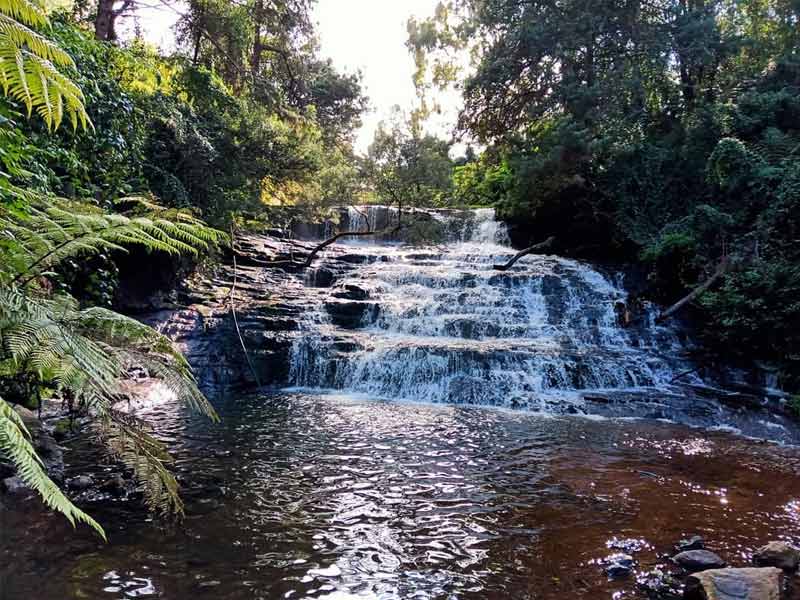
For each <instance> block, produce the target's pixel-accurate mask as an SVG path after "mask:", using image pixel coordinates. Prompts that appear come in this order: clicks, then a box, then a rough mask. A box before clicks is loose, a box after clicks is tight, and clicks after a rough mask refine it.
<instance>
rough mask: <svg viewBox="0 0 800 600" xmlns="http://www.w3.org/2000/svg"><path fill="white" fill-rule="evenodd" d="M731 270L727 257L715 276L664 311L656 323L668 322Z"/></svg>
mask: <svg viewBox="0 0 800 600" xmlns="http://www.w3.org/2000/svg"><path fill="white" fill-rule="evenodd" d="M730 268H731V261H730V260H729V258H728V257H727V256H725V257H723V259H722V260H721V261H720V263H719V265H718V266H717V268H716V270H715V271H714V274H713V275H711V277H709V278H708V279H706V280H705V281H704V282H703V283H701V284H700V285H699V286H697V287H696V288H695V289H694V290H692V292H691V293H689V294H688V295H686V296H684V297H683V298H681V299H680V300H678V301H677V302H676V303H675V304H673V305H672V306H670V307H669V308H668V309H667V310H665V311H663V312H662V313H661V314H660V315H658V318H657V319H656V323H662V322H664V321H666V320H667V319H669V318H670V317H671V316H672V315H674V314H675V313H676V312H678V311H679V310H680V309H681V308H683V307H684V306H686V305H687V304H689V302H691V301H692V300H694V299H695V298H697V297H698V296H700V294H702V293H703V292H705V291H707V290H708V289H709V288H711V286H712V285H714V284H715V283H716V282H717V280H719V279H720V278H721V277H723V276H724V275H725V274H726V273H727V272H728V271H729V270H730Z"/></svg>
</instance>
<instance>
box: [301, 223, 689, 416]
mask: <svg viewBox="0 0 800 600" xmlns="http://www.w3.org/2000/svg"><path fill="white" fill-rule="evenodd" d="M351 211H353V212H352V213H351V214H349V215H348V218H349V219H351V224H350V226H351V227H352V226H353V225H352V224H353V223H354V222H357V221H356V220H360V221H361V223H364V215H366V216H367V218H368V219H369V220H370V223H369V226H370V227H372V228H378V229H380V228H381V227H383V226H384V225H383V223H382V222H383V221H386V220H387V219H391V218H396V217H395V216H394V213H392V212H391V211H392V209H388V208H386V207H364V208H359V209H351ZM429 212H430V214H431V215H432V216H433V217H435V218H436V219H437V220H438V221H440V222H442V223H443V224H444V225H445V226H446V230H447V232H448V237H449V241H448V243H446V244H442V245H438V246H427V247H412V246H407V245H397V244H394V245H386V244H385V243H383V242H381V241H377V242H376V243H375V244H374V245H373V246H364V247H362V248H361V249H362V250H363V251H364V252H365V253H370V252H372V253H374V254H375V256H376V257H379V260H369V261H366V262H365V263H364V264H360V265H357V266H356V267H354V268H353V269H352V270H350V271H348V272H347V273H346V274H345V275H344V276H343V277H342V278H340V280H339V281H337V283H336V285H335V287H333V288H332V289H331V295H330V301H328V302H326V304H325V306H324V307H320V309H319V311H318V312H314V313H313V314H311V315H309V316H308V320H307V322H306V324H305V327H306V331H305V332H304V335H302V336H300V337H299V339H298V340H297V341H296V342H295V344H294V347H293V350H292V361H291V369H290V379H291V382H292V384H293V385H295V386H299V387H304V388H317V389H335V390H342V391H345V392H348V393H363V394H369V395H371V396H375V397H383V398H394V399H411V400H419V401H426V402H449V403H470V404H486V405H496V406H507V407H515V408H518V407H523V408H528V409H532V410H566V407H568V406H570V405H571V404H572V405H574V404H575V403H577V402H580V393H582V392H586V391H589V390H632V389H642V388H648V389H654V390H658V389H664V388H666V387H667V386H668V385H669V383H670V381H671V380H672V379H673V378H674V377H675V375H676V374H677V373H682V372H685V371H687V370H691V367H692V365H691V363H690V362H689V360H688V358H687V352H688V350H689V347H688V342H686V341H685V340H684V339H683V336H681V335H679V332H678V331H676V330H674V329H673V328H671V327H666V326H661V325H657V324H656V323H655V315H656V309H655V307H651V306H647V305H646V304H645V305H643V306H642V307H641V308H640V310H639V311H638V314H639V315H640V318H638V319H637V320H636V322H635V323H634V324H632V325H631V326H628V327H623V326H621V325H620V322H619V321H620V311H623V310H624V309H625V307H626V306H627V303H628V301H629V299H628V293H627V292H626V291H625V289H624V288H623V286H622V277H621V276H620V275H619V274H613V273H612V274H604V273H601V272H599V271H598V270H596V269H595V268H593V267H591V266H590V265H588V264H586V263H582V262H578V261H574V260H569V259H565V258H560V257H556V256H546V255H531V256H527V257H525V258H523V259H522V260H520V261H519V262H518V263H517V264H516V265H515V266H514V267H513V268H511V269H510V270H508V271H505V272H498V271H495V270H493V269H492V265H493V264H495V263H499V262H504V261H506V260H508V259H509V258H510V257H511V256H512V255H513V254H514V250H513V249H512V248H511V247H510V245H509V242H508V235H507V233H506V230H505V227H504V226H503V224H502V223H500V222H498V221H497V220H496V219H495V216H494V211H493V210H492V209H480V210H475V211H429ZM365 226H366V225H364V227H365ZM364 227H362V229H363V228H364ZM342 315H346V316H347V319H346V320H345V319H343V318H342ZM688 377H689V379H691V378H693V377H695V378H696V376H695V375H689V376H688Z"/></svg>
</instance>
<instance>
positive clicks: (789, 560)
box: [753, 542, 800, 571]
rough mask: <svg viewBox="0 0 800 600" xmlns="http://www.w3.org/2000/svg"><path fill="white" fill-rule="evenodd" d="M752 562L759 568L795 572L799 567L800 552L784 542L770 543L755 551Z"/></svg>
mask: <svg viewBox="0 0 800 600" xmlns="http://www.w3.org/2000/svg"><path fill="white" fill-rule="evenodd" d="M753 562H754V563H755V564H756V566H759V567H777V568H778V569H783V570H784V571H796V570H797V567H798V565H800V550H798V549H797V548H795V547H794V546H791V545H790V544H787V543H786V542H770V543H769V544H767V545H766V546H762V547H761V548H759V549H758V550H756V552H755V554H754V555H753Z"/></svg>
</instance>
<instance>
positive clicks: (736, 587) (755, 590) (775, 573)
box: [683, 567, 783, 600]
mask: <svg viewBox="0 0 800 600" xmlns="http://www.w3.org/2000/svg"><path fill="white" fill-rule="evenodd" d="M782 577H783V573H782V572H781V570H780V569H776V568H774V567H764V568H757V567H748V568H743V569H710V570H707V571H703V572H702V573H695V574H694V575H690V576H689V578H688V579H687V580H686V587H685V588H684V592H683V597H684V599H685V600H780V597H781V582H782Z"/></svg>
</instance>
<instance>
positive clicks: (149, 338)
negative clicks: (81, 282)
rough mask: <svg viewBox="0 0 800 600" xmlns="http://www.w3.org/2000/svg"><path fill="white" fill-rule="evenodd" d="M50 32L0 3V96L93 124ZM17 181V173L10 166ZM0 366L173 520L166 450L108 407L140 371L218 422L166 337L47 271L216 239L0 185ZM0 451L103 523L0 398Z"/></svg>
mask: <svg viewBox="0 0 800 600" xmlns="http://www.w3.org/2000/svg"><path fill="white" fill-rule="evenodd" d="M47 27H49V22H48V19H47V15H46V14H45V12H44V11H43V10H42V9H41V8H40V7H39V5H38V4H35V3H34V2H31V1H30V0H0V88H2V90H3V91H4V92H5V94H6V95H7V96H11V97H12V98H14V99H16V100H18V101H20V102H22V103H23V104H24V105H25V106H26V107H27V108H28V113H29V114H30V113H32V112H33V111H35V112H36V113H37V114H38V115H39V116H40V117H41V118H42V119H43V120H44V121H45V123H46V124H47V125H48V127H50V128H56V127H58V126H59V125H60V123H61V121H62V119H63V117H64V116H65V115H67V116H69V118H70V120H71V121H72V124H73V127H77V126H78V124H79V123H80V124H82V125H83V126H84V127H86V126H87V125H90V123H89V120H88V117H87V115H86V112H85V109H84V100H83V94H82V93H81V91H80V89H79V88H78V87H77V86H76V85H75V84H74V83H73V82H72V81H71V80H70V79H69V78H68V77H66V76H65V75H64V74H63V73H62V72H61V71H59V68H72V67H74V64H73V62H72V59H71V58H70V57H69V55H67V54H66V53H65V52H64V51H63V50H62V49H61V48H59V47H58V46H57V45H55V44H53V43H52V42H51V41H50V40H48V39H47V38H46V37H44V36H42V35H41V34H40V33H38V32H37V31H35V29H44V28H47ZM17 176H22V171H21V170H19V169H17ZM0 191H1V192H2V195H3V200H5V202H4V203H3V204H0V366H1V367H2V374H3V375H4V376H22V377H25V378H28V379H30V378H31V377H33V378H35V379H37V380H38V381H40V382H43V383H44V382H46V383H48V384H51V385H52V384H54V385H56V386H57V387H58V388H60V389H61V390H62V391H64V392H66V393H69V394H70V395H71V396H72V397H73V398H74V399H76V400H77V402H78V404H79V406H82V407H84V408H86V409H88V410H90V411H91V414H93V415H94V416H95V417H96V422H95V430H96V432H97V433H98V435H99V437H100V439H101V440H102V441H103V442H104V443H105V444H106V446H107V448H108V449H109V450H110V451H111V453H112V454H113V455H114V456H115V457H116V458H118V459H119V460H121V461H122V462H123V463H124V464H125V465H127V466H128V467H129V468H130V469H132V470H133V472H134V475H135V477H136V479H137V481H138V485H139V489H140V490H141V491H142V492H143V493H144V496H145V501H146V503H147V505H148V506H149V507H150V508H151V509H152V510H153V511H157V512H160V513H162V514H175V513H177V514H181V513H182V510H183V507H182V506H183V505H182V503H181V500H180V497H179V496H178V485H177V482H176V481H175V478H174V477H173V476H172V474H171V473H170V472H169V470H168V468H167V466H166V465H168V464H169V462H170V459H169V456H168V454H167V453H166V450H165V449H164V447H163V446H162V445H161V444H160V443H159V442H158V441H156V440H155V439H153V438H152V437H151V436H150V435H149V434H148V433H147V431H146V427H145V424H144V423H143V422H141V421H140V420H138V419H136V418H134V417H132V416H130V415H124V414H123V413H120V412H119V411H117V410H115V409H114V403H115V402H117V401H118V400H119V399H120V398H121V397H122V392H123V390H122V387H121V383H122V382H123V381H124V380H125V378H126V376H127V374H128V372H129V370H130V369H131V368H132V367H137V368H140V369H141V368H144V369H145V370H147V372H148V373H149V374H150V376H151V377H154V378H157V379H160V380H161V382H162V383H163V384H164V385H165V386H166V387H167V388H168V389H169V390H170V391H171V392H172V393H174V394H175V396H176V397H178V398H181V399H183V400H184V401H185V402H186V404H187V405H188V406H190V407H191V408H192V409H195V410H198V411H200V412H202V413H204V414H206V415H208V416H209V417H211V418H212V419H216V418H217V416H216V414H215V413H214V410H213V408H212V407H211V405H210V404H209V403H208V401H207V400H206V398H205V397H204V396H203V394H202V393H201V392H200V390H199V389H198V388H197V385H196V382H195V380H194V377H193V376H192V373H191V369H190V368H189V365H188V363H187V362H186V359H185V358H184V357H183V356H181V354H180V353H179V352H177V351H176V350H175V349H174V348H173V347H172V345H171V343H170V342H169V340H168V339H167V338H165V337H164V336H162V335H160V334H159V333H158V332H156V331H154V330H153V329H151V328H149V327H147V326H145V325H143V324H141V323H139V322H137V321H134V320H133V319H129V318H127V317H124V316H122V315H119V314H117V313H114V312H113V311H110V310H106V309H101V308H88V309H81V308H80V306H79V305H78V302H77V301H76V300H75V299H74V298H71V297H70V296H68V295H64V294H53V293H52V292H50V286H49V285H48V283H47V275H48V274H49V273H50V271H51V270H52V269H53V268H56V267H57V266H58V265H59V263H61V262H63V261H64V260H66V259H68V258H73V257H86V256H91V255H92V254H96V253H98V252H101V251H104V250H118V251H125V248H126V247H127V246H130V245H139V246H143V247H145V248H147V249H149V250H153V251H161V252H167V253H170V254H179V253H189V254H197V253H199V252H200V251H204V250H207V249H208V248H209V246H210V245H213V244H216V243H217V242H219V241H221V240H222V239H223V238H224V234H222V233H220V232H218V231H216V230H214V229H211V228H209V227H207V226H206V225H205V224H204V223H203V222H202V221H200V220H198V219H197V218H195V217H194V216H192V215H191V214H190V213H187V212H185V211H180V210H175V209H167V208H164V207H162V206H159V205H158V204H157V203H156V202H155V201H154V200H153V199H152V198H149V197H147V196H137V197H131V198H123V199H122V200H120V201H119V202H118V205H119V206H118V208H120V209H123V208H126V210H122V211H121V212H116V213H109V212H106V211H103V210H101V209H99V208H98V207H96V206H93V205H90V204H84V203H79V202H71V201H66V200H62V199H58V198H53V197H50V196H43V195H40V194H37V193H34V192H31V191H29V190H26V189H23V188H22V187H19V186H16V185H13V184H12V183H10V182H9V181H8V180H6V179H3V180H2V181H0ZM0 454H1V455H3V456H4V457H6V458H8V459H10V460H11V461H12V462H13V464H14V465H15V466H16V468H17V470H18V472H19V475H20V477H21V478H22V480H23V481H24V482H25V483H27V484H28V485H29V486H30V487H31V488H33V489H34V490H36V491H37V492H38V493H39V495H40V496H41V497H42V498H43V500H44V502H45V503H46V504H47V506H49V507H50V508H52V509H54V510H57V511H59V512H61V513H63V514H64V515H65V516H66V517H67V519H69V521H70V522H71V523H73V524H75V523H77V522H83V523H87V524H89V525H90V526H92V527H93V528H95V529H96V530H97V531H98V532H99V533H100V534H101V535H102V536H103V537H105V534H104V533H103V530H102V528H101V527H100V525H99V524H98V523H97V522H96V521H94V520H93V519H92V518H91V517H89V516H88V515H86V514H85V513H84V512H82V511H81V510H80V509H78V508H76V507H75V506H74V505H73V504H72V503H71V502H70V501H69V499H68V498H67V497H66V496H65V495H64V494H63V493H62V492H61V491H60V490H59V488H58V486H56V485H55V484H54V483H53V482H52V481H51V480H50V479H49V477H48V476H47V473H46V471H45V469H44V466H43V464H42V462H41V461H40V460H39V458H38V457H37V455H36V452H35V450H34V448H33V446H32V444H31V442H30V436H29V434H28V432H27V431H26V429H25V426H24V424H23V423H22V421H21V419H20V418H19V415H17V413H16V412H14V411H13V410H12V409H11V407H10V406H9V405H8V404H7V403H6V402H5V401H4V400H3V399H2V398H0Z"/></svg>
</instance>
